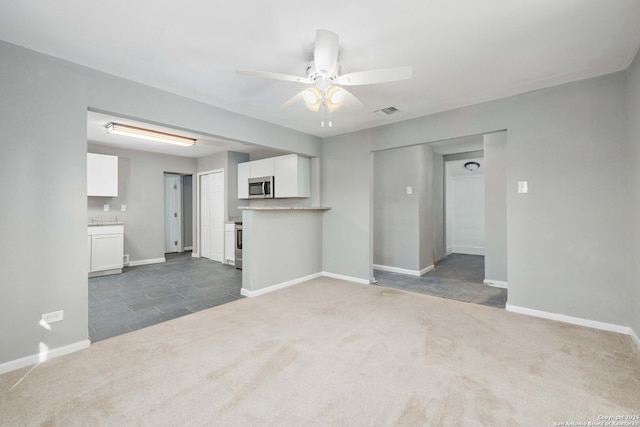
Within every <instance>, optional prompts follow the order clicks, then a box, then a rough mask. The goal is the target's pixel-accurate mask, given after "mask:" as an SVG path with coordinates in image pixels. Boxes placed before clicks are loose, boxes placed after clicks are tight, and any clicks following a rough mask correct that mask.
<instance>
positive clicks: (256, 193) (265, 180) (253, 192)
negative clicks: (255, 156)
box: [249, 176, 274, 199]
mask: <svg viewBox="0 0 640 427" xmlns="http://www.w3.org/2000/svg"><path fill="white" fill-rule="evenodd" d="M273 185H274V179H273V177H272V176H263V177H261V178H249V198H250V199H273V195H274V192H273Z"/></svg>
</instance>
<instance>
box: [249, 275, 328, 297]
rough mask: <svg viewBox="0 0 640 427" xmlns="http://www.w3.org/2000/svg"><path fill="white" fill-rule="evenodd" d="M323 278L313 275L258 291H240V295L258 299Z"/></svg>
mask: <svg viewBox="0 0 640 427" xmlns="http://www.w3.org/2000/svg"><path fill="white" fill-rule="evenodd" d="M320 276H322V273H313V274H310V275H308V276H304V277H298V278H297V279H293V280H289V281H286V282H283V283H278V284H275V285H271V286H267V287H266V288H262V289H258V290H256V291H250V290H249V289H245V288H242V289H240V294H241V295H244V296H245V297H249V298H251V297H257V296H259V295H264V294H268V293H269V292H273V291H277V290H278V289H282V288H287V287H289V286H293V285H297V284H298V283H302V282H306V281H308V280H311V279H315V278H316V277H320Z"/></svg>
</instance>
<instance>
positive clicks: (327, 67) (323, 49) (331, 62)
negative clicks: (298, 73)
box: [313, 30, 340, 75]
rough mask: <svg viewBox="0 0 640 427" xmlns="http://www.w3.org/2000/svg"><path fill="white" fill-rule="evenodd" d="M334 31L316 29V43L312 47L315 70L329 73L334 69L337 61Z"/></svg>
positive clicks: (337, 40) (337, 39)
mask: <svg viewBox="0 0 640 427" xmlns="http://www.w3.org/2000/svg"><path fill="white" fill-rule="evenodd" d="M339 40H340V38H339V37H338V35H337V34H336V33H332V32H331V31H327V30H316V45H315V47H314V49H313V61H314V63H315V66H316V71H318V72H320V73H322V72H326V73H327V75H331V74H333V73H335V71H336V64H337V63H338V43H339Z"/></svg>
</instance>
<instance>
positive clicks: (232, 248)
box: [224, 222, 236, 265]
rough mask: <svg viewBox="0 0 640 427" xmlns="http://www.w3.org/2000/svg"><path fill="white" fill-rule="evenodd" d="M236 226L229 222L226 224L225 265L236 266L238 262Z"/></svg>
mask: <svg viewBox="0 0 640 427" xmlns="http://www.w3.org/2000/svg"><path fill="white" fill-rule="evenodd" d="M235 237H236V225H235V223H232V222H228V223H225V224H224V259H225V263H227V264H231V265H235V261H236V239H235Z"/></svg>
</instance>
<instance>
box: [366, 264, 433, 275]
mask: <svg viewBox="0 0 640 427" xmlns="http://www.w3.org/2000/svg"><path fill="white" fill-rule="evenodd" d="M373 268H374V269H376V270H382V271H389V272H391V273H400V274H408V275H409V276H422V275H423V274H427V273H428V272H430V271H431V270H433V265H430V266H428V267H425V268H423V269H422V270H419V271H418V270H409V269H407V268H399V267H390V266H388V265H380V264H373Z"/></svg>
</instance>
